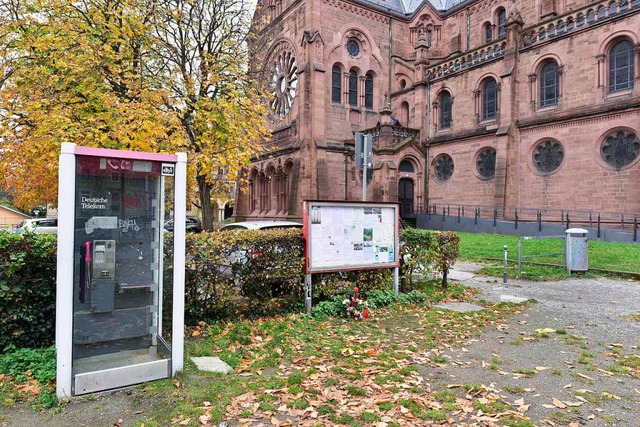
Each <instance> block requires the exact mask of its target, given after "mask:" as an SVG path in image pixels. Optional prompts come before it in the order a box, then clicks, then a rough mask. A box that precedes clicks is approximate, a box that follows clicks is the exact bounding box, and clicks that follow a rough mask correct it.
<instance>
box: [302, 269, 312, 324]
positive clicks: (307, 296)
mask: <svg viewBox="0 0 640 427" xmlns="http://www.w3.org/2000/svg"><path fill="white" fill-rule="evenodd" d="M304 289H305V292H304V307H305V308H306V309H307V314H311V291H312V289H311V274H305V275H304Z"/></svg>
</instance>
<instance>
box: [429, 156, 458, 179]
mask: <svg viewBox="0 0 640 427" xmlns="http://www.w3.org/2000/svg"><path fill="white" fill-rule="evenodd" d="M433 163H434V174H435V177H436V179H437V180H438V181H441V182H444V181H447V180H449V178H451V176H452V175H453V159H452V158H451V156H450V155H448V154H441V155H439V156H438V157H436V158H435V160H434V161H433Z"/></svg>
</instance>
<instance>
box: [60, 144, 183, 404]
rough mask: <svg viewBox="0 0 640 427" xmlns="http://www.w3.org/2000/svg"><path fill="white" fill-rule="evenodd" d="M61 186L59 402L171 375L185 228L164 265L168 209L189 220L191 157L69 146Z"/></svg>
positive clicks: (179, 329) (179, 352)
mask: <svg viewBox="0 0 640 427" xmlns="http://www.w3.org/2000/svg"><path fill="white" fill-rule="evenodd" d="M59 185H60V188H59V209H58V277H57V299H56V304H57V307H56V310H57V312H56V348H57V353H58V359H57V363H58V378H57V394H58V396H59V397H61V398H66V397H71V396H75V395H82V394H87V393H93V392H97V391H102V390H108V389H113V388H119V387H124V386H128V385H132V384H137V383H141V382H145V381H150V380H155V379H161V378H167V377H170V376H173V375H174V374H175V373H176V372H177V371H179V370H181V369H182V363H183V362H182V358H183V318H184V317H183V314H184V308H183V307H184V296H183V294H184V240H185V236H184V234H185V228H184V227H175V228H174V230H175V233H174V239H173V244H174V250H173V253H174V257H173V265H172V266H165V265H164V262H163V259H164V255H163V254H164V245H165V242H164V234H165V233H164V228H163V224H164V217H165V207H166V206H168V207H169V208H170V210H171V211H172V213H173V215H174V217H173V219H174V222H175V223H176V224H180V223H184V220H185V190H186V188H185V187H186V155H185V154H182V153H181V154H177V155H167V154H155V153H137V152H128V151H118V150H106V149H92V148H85V147H76V146H75V145H73V144H67V143H65V144H63V146H62V152H61V155H60V176H59ZM165 188H173V190H174V194H172V195H168V197H165ZM165 267H172V269H169V271H173V276H170V279H171V280H170V282H169V283H164V280H163V279H164V276H165V274H164V269H165ZM168 292H169V293H170V294H169V295H165V294H166V293H168ZM163 300H164V301H171V304H170V309H171V313H166V312H165V310H164V309H163ZM167 314H169V315H167ZM163 319H165V320H166V319H169V320H168V321H165V323H164V324H163Z"/></svg>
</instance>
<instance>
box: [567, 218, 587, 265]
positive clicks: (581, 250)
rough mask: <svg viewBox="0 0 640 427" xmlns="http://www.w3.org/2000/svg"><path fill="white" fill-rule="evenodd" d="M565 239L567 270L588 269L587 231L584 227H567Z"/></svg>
mask: <svg viewBox="0 0 640 427" xmlns="http://www.w3.org/2000/svg"><path fill="white" fill-rule="evenodd" d="M565 233H567V239H566V245H567V246H566V250H565V254H566V257H565V258H566V262H567V271H568V272H569V273H571V272H572V271H587V270H588V269H589V244H588V235H589V231H588V230H585V229H584V228H569V229H568V230H567V231H565Z"/></svg>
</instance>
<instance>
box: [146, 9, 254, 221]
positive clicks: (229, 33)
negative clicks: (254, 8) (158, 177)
mask: <svg viewBox="0 0 640 427" xmlns="http://www.w3.org/2000/svg"><path fill="white" fill-rule="evenodd" d="M157 4H158V11H157V12H158V13H157V14H156V18H157V20H156V21H155V22H154V31H155V35H156V37H157V41H158V44H157V45H156V47H157V50H156V51H155V55H154V57H155V58H156V60H157V61H159V64H158V65H159V69H158V71H159V75H158V78H159V80H160V81H162V82H163V87H165V88H167V89H168V90H170V96H169V97H168V100H170V103H168V106H169V107H170V108H171V109H172V110H173V111H175V112H176V114H177V115H178V117H179V120H180V123H181V125H182V127H183V130H184V133H185V134H186V136H187V138H188V147H189V153H190V156H191V159H192V160H191V161H192V165H193V166H194V168H195V174H196V181H197V187H198V193H199V201H200V208H201V209H202V216H203V218H202V219H203V224H204V226H205V228H211V225H212V221H213V212H212V207H211V197H212V195H214V194H215V193H216V192H223V191H224V190H225V185H228V184H229V183H230V182H234V181H235V180H236V178H237V177H238V174H239V172H240V170H241V168H242V167H244V166H246V165H248V164H249V162H250V159H251V158H252V157H254V156H255V155H256V154H257V153H258V152H259V150H260V149H261V144H260V143H259V141H262V140H264V139H265V138H266V136H267V129H266V128H265V125H264V117H265V115H266V108H265V105H266V103H265V102H264V93H263V92H262V91H261V90H260V89H259V85H258V84H257V83H256V81H254V80H252V79H251V78H250V76H249V74H248V73H247V62H246V61H247V52H246V43H245V42H246V37H247V34H248V31H249V24H250V18H251V17H250V15H249V9H250V8H249V7H248V4H247V3H246V2H245V1H244V0H215V1H209V0H159V1H158V3H157Z"/></svg>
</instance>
